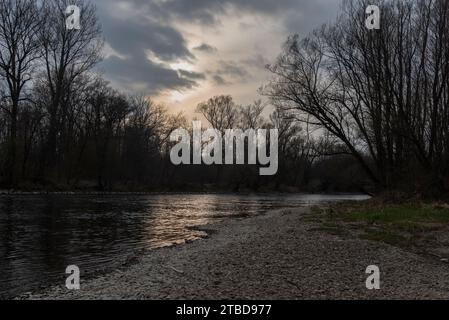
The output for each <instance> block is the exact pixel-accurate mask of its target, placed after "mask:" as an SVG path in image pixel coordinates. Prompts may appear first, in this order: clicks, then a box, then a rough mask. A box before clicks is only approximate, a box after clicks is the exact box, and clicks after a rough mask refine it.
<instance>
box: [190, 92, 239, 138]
mask: <svg viewBox="0 0 449 320" xmlns="http://www.w3.org/2000/svg"><path fill="white" fill-rule="evenodd" d="M197 112H199V113H201V114H202V115H203V116H204V118H206V120H207V121H208V122H209V123H210V124H211V125H212V127H213V128H214V129H217V130H219V131H221V132H224V130H226V129H233V128H234V127H235V126H236V125H237V123H238V118H239V113H238V108H237V105H236V104H235V103H234V101H233V99H232V97H231V96H216V97H213V98H210V99H209V100H208V101H206V102H202V103H200V104H199V105H198V107H197Z"/></svg>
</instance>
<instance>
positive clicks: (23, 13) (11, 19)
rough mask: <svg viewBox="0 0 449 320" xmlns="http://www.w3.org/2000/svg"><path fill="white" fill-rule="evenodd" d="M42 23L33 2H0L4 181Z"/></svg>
mask: <svg viewBox="0 0 449 320" xmlns="http://www.w3.org/2000/svg"><path fill="white" fill-rule="evenodd" d="M41 26H42V23H41V17H40V15H39V10H38V5H37V1H33V0H4V1H1V2H0V76H1V77H2V78H3V79H4V81H6V84H7V85H6V88H7V95H6V97H7V101H8V105H7V106H6V110H5V111H6V112H7V114H8V115H9V118H10V122H9V142H8V145H9V147H8V157H7V160H6V167H5V170H6V173H7V175H8V178H7V180H8V183H9V184H12V185H14V184H15V173H16V169H15V164H16V152H17V147H16V144H17V141H16V139H17V119H18V114H19V106H20V103H21V102H22V101H23V100H24V99H25V96H24V90H25V88H26V85H27V83H29V82H30V81H31V74H32V72H33V69H34V67H35V61H36V59H37V58H38V57H39V53H40V52H39V45H40V42H39V39H38V37H37V35H38V34H39V32H40V29H41Z"/></svg>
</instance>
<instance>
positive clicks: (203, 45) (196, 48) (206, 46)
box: [193, 43, 218, 53]
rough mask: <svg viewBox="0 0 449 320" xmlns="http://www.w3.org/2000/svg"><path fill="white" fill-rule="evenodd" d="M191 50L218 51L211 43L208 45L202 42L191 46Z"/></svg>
mask: <svg viewBox="0 0 449 320" xmlns="http://www.w3.org/2000/svg"><path fill="white" fill-rule="evenodd" d="M193 50H197V51H203V52H207V53H214V52H217V51H218V49H217V48H215V47H213V46H211V45H208V44H207V43H203V44H201V45H200V46H198V47H195V48H193Z"/></svg>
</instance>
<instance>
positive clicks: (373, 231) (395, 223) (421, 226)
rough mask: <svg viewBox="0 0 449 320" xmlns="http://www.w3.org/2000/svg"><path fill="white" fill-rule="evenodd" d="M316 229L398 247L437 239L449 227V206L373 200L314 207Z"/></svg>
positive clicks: (313, 216)
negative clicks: (436, 235) (437, 235)
mask: <svg viewBox="0 0 449 320" xmlns="http://www.w3.org/2000/svg"><path fill="white" fill-rule="evenodd" d="M313 218H314V219H315V222H316V223H318V224H319V225H320V228H317V229H319V230H322V231H325V232H328V233H331V234H334V235H353V236H357V237H360V238H363V239H368V240H373V241H380V242H384V243H388V244H390V245H395V246H399V247H412V246H419V245H421V244H422V243H423V242H427V245H428V244H429V243H433V242H435V241H437V239H436V237H435V234H437V233H438V232H440V233H441V232H446V231H445V230H448V229H449V206H448V205H440V204H409V205H408V204H401V205H399V204H384V203H379V202H376V201H367V202H352V203H351V202H345V203H340V204H336V205H332V206H330V207H316V208H314V209H313V210H312V212H311V214H310V215H309V217H308V219H310V221H312V220H313Z"/></svg>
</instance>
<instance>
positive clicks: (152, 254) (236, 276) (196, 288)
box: [21, 208, 449, 300]
mask: <svg viewBox="0 0 449 320" xmlns="http://www.w3.org/2000/svg"><path fill="white" fill-rule="evenodd" d="M310 213H311V210H310V208H298V209H294V210H292V209H289V210H286V209H284V210H276V211H271V212H268V213H266V214H264V215H261V216H256V217H251V218H247V219H244V220H228V221H225V222H220V223H216V224H212V225H207V226H204V227H201V229H202V230H204V231H206V232H207V233H208V234H209V236H208V237H207V238H204V239H200V240H197V241H194V242H191V243H188V244H185V245H179V246H174V247H168V248H162V249H157V250H151V251H148V252H147V253H146V254H145V255H144V256H143V257H141V258H140V260H139V261H138V262H137V263H135V264H133V265H131V266H129V267H128V268H127V269H126V270H116V271H114V272H112V273H109V274H105V275H101V276H98V277H97V278H94V279H91V280H86V281H83V280H82V279H81V290H79V291H68V290H67V289H66V288H65V287H64V286H63V284H61V286H60V287H55V288H52V289H50V290H46V291H45V292H40V293H34V294H31V295H29V296H26V297H21V299H38V300H40V299H446V298H448V297H449V266H448V265H447V264H445V263H442V262H440V261H437V260H435V259H430V258H428V257H426V256H422V255H419V254H416V253H413V252H409V251H406V250H403V249H401V248H398V247H395V246H391V245H388V244H385V243H381V242H375V241H370V240H364V239H359V238H352V237H350V238H344V237H340V236H338V235H332V234H330V233H328V232H325V231H323V230H321V229H320V224H318V223H316V222H313V221H310V219H307V216H309V215H310ZM370 265H377V266H379V268H380V270H381V290H368V289H366V286H365V282H366V278H367V275H366V274H365V270H366V268H367V266H370Z"/></svg>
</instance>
